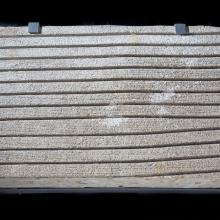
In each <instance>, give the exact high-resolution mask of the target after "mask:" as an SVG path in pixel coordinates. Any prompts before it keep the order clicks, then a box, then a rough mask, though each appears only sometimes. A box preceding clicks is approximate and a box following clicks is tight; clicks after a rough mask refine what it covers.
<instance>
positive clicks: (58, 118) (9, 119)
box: [0, 115, 220, 121]
mask: <svg viewBox="0 0 220 220" xmlns="http://www.w3.org/2000/svg"><path fill="white" fill-rule="evenodd" d="M108 118H124V119H126V118H169V119H214V118H216V119H218V118H220V115H218V116H208V115H207V116H197V115H192V116H187V115H118V116H86V117H82V116H76V117H65V116H64V117H20V118H18V117H16V118H1V116H0V121H32V120H37V121H40V120H71V119H82V120H83V119H108Z"/></svg>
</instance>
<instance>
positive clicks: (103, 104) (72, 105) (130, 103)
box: [0, 102, 220, 108]
mask: <svg viewBox="0 0 220 220" xmlns="http://www.w3.org/2000/svg"><path fill="white" fill-rule="evenodd" d="M109 105H112V103H111V102H108V103H98V104H97V103H90V104H60V105H50V104H45V105H2V106H0V108H29V107H30V108H33V107H36V108H44V107H83V106H109ZM114 105H167V106H220V103H194V102H191V103H162V102H160V103H158V102H151V103H145V102H124V103H120V102H118V103H114Z"/></svg>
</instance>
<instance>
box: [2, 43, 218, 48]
mask: <svg viewBox="0 0 220 220" xmlns="http://www.w3.org/2000/svg"><path fill="white" fill-rule="evenodd" d="M119 46H121V47H123V46H131V47H132V46H158V47H159V46H168V47H169V46H170V47H171V46H172V47H175V46H178V47H190V46H198V47H208V46H220V43H206V44H201V43H198V44H196V43H194V44H164V43H161V44H153V43H152V44H143V43H123V44H122V43H121V44H116V43H112V44H72V45H59V44H57V45H35V46H4V47H3V46H0V49H19V48H23V49H25V48H30V49H31V48H72V47H119Z"/></svg>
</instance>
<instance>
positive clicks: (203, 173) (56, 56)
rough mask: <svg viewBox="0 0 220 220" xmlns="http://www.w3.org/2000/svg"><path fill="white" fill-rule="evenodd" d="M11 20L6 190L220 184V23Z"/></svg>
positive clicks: (5, 77) (1, 52) (1, 170)
mask: <svg viewBox="0 0 220 220" xmlns="http://www.w3.org/2000/svg"><path fill="white" fill-rule="evenodd" d="M189 31H190V35H187V36H178V35H175V29H174V27H171V26H149V27H147V26H146V27H129V26H69V27H68V26H67V27H56V26H54V27H52V26H51V27H49V26H48V27H47V26H46V27H42V33H41V34H36V35H31V34H29V33H28V31H27V27H0V188H7V187H12V188H13V187H15V188H17V187H18V188H20V187H21V188H22V187H35V188H36V187H37V188H38V187H74V188H82V187H119V186H120V187H162V188H166V187H168V188H169V187H171V188H172V187H173V188H219V187H220V176H219V175H220V58H219V57H220V47H219V45H220V28H218V27H204V26H193V27H189Z"/></svg>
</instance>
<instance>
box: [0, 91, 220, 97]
mask: <svg viewBox="0 0 220 220" xmlns="http://www.w3.org/2000/svg"><path fill="white" fill-rule="evenodd" d="M171 92H175V93H185V94H189V93H194V94H197V93H220V90H213V91H204V90H201V91H200V90H198V91H195V90H187V91H184V90H166V91H164V90H135V91H134V90H102V91H75V92H65V91H63V92H56V91H53V92H19V93H18V92H16V93H12V92H11V93H1V92H0V96H18V95H71V94H72V95H73V94H109V93H111V94H112V93H163V94H164V93H171Z"/></svg>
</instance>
